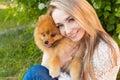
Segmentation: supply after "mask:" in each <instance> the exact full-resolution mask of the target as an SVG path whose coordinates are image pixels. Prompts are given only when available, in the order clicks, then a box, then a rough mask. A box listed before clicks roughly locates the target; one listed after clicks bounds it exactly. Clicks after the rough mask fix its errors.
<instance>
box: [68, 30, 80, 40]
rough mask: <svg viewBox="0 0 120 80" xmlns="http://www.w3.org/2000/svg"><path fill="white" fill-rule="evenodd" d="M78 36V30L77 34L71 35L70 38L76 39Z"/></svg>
mask: <svg viewBox="0 0 120 80" xmlns="http://www.w3.org/2000/svg"><path fill="white" fill-rule="evenodd" d="M77 34H78V30H77V31H76V32H75V33H73V35H71V36H69V37H70V38H75V37H76V36H77Z"/></svg>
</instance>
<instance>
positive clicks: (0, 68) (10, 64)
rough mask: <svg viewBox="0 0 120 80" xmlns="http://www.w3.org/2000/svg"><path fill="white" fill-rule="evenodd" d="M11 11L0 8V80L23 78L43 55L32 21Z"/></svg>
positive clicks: (18, 79)
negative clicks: (38, 46)
mask: <svg viewBox="0 0 120 80" xmlns="http://www.w3.org/2000/svg"><path fill="white" fill-rule="evenodd" d="M11 11H12V9H5V10H2V9H1V10H0V80H22V77H23V75H24V73H25V71H26V70H27V69H28V68H29V67H30V66H32V65H34V64H38V63H40V62H41V56H42V52H41V51H40V50H39V49H38V48H37V47H36V45H35V43H34V39H33V31H34V27H31V23H30V22H31V21H30V20H28V19H27V18H26V16H25V15H19V14H17V15H15V16H14V13H13V12H11ZM118 78H119V79H118V80H120V74H119V75H118Z"/></svg>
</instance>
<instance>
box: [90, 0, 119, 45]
mask: <svg viewBox="0 0 120 80" xmlns="http://www.w3.org/2000/svg"><path fill="white" fill-rule="evenodd" d="M89 2H90V3H91V4H92V6H93V7H94V8H95V10H96V12H97V14H98V17H99V19H100V21H101V24H102V25H103V28H104V29H105V30H106V31H107V32H108V33H109V34H110V35H111V36H113V38H114V39H115V40H116V41H117V43H118V44H119V46H120V38H119V39H118V35H120V0H89Z"/></svg>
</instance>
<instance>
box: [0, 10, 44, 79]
mask: <svg viewBox="0 0 120 80" xmlns="http://www.w3.org/2000/svg"><path fill="white" fill-rule="evenodd" d="M10 10H11V9H6V10H0V17H2V18H0V24H1V26H0V33H1V32H2V34H0V80H22V77H23V75H24V73H25V71H26V70H27V69H28V68H29V67H30V66H31V65H34V64H37V63H40V62H41V55H42V52H40V50H39V49H38V48H37V47H36V45H35V43H34V39H33V30H34V28H33V27H31V25H30V23H29V24H28V22H27V23H23V22H25V21H21V22H19V24H17V21H16V20H17V18H18V20H19V19H20V18H21V16H15V17H13V15H12V14H9V17H8V18H7V19H6V17H7V13H8V12H9V11H10ZM23 17H25V16H23ZM5 19H6V21H5V22H4V20H5ZM22 20H23V19H22ZM26 21H27V20H26Z"/></svg>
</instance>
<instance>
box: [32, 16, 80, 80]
mask: <svg viewBox="0 0 120 80" xmlns="http://www.w3.org/2000/svg"><path fill="white" fill-rule="evenodd" d="M34 39H35V43H36V45H37V46H38V48H39V49H40V50H42V51H43V54H48V55H49V56H50V59H49V61H48V63H47V68H48V69H49V71H50V75H51V76H52V77H57V76H59V72H60V70H61V67H63V69H64V71H69V73H70V76H71V79H72V80H79V79H80V72H81V55H80V53H79V52H78V51H77V52H76V53H75V54H74V56H71V57H72V59H71V60H70V61H68V62H69V64H67V65H65V67H64V66H62V62H61V61H62V59H61V58H60V57H61V56H63V55H64V54H65V52H64V49H68V50H69V48H67V47H70V46H74V45H75V44H76V42H73V41H71V40H70V39H68V38H66V37H64V36H62V35H61V34H60V31H59V29H58V28H57V27H56V26H55V23H54V21H53V19H52V17H51V16H50V15H49V14H44V15H42V16H40V17H39V19H38V21H37V25H36V27H35V31H34Z"/></svg>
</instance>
